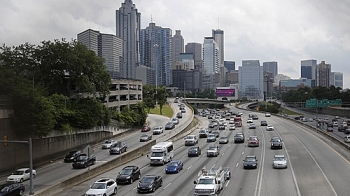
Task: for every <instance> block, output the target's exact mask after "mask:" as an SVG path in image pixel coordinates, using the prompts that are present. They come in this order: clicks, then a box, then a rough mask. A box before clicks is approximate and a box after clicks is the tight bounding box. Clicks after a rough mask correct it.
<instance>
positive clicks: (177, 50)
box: [171, 30, 185, 63]
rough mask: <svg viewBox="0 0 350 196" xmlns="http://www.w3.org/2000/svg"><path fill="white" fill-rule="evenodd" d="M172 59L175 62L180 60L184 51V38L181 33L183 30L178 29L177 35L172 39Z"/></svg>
mask: <svg viewBox="0 0 350 196" xmlns="http://www.w3.org/2000/svg"><path fill="white" fill-rule="evenodd" d="M171 47H172V51H171V59H172V61H173V63H174V62H175V61H180V54H181V53H183V52H184V47H185V44H184V38H183V37H182V35H181V30H176V31H175V35H174V36H173V37H172V39H171Z"/></svg>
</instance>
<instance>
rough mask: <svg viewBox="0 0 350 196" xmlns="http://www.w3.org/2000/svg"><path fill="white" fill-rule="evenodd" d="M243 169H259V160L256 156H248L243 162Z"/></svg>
mask: <svg viewBox="0 0 350 196" xmlns="http://www.w3.org/2000/svg"><path fill="white" fill-rule="evenodd" d="M243 168H244V169H247V168H254V169H256V168H258V159H256V156H246V158H245V159H244V160H243Z"/></svg>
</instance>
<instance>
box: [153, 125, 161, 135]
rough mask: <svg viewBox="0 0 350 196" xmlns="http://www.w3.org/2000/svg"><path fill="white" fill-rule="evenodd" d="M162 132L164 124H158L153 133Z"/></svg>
mask: <svg viewBox="0 0 350 196" xmlns="http://www.w3.org/2000/svg"><path fill="white" fill-rule="evenodd" d="M161 133H163V127H162V126H157V127H154V128H153V135H156V134H161Z"/></svg>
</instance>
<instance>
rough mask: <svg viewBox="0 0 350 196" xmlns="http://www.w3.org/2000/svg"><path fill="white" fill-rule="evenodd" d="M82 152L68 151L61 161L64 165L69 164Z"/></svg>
mask: <svg viewBox="0 0 350 196" xmlns="http://www.w3.org/2000/svg"><path fill="white" fill-rule="evenodd" d="M81 153H82V152H81V151H80V150H72V151H69V152H68V154H67V155H66V156H65V157H64V159H63V161H64V162H65V163H71V162H73V161H74V159H75V158H77V157H78V156H79V155H80V154H81Z"/></svg>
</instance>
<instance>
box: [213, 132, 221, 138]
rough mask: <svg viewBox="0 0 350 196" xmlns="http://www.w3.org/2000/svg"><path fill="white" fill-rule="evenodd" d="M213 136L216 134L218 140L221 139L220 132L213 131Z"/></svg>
mask: <svg viewBox="0 0 350 196" xmlns="http://www.w3.org/2000/svg"><path fill="white" fill-rule="evenodd" d="M212 134H214V135H215V137H216V138H218V137H220V133H219V131H213V132H212Z"/></svg>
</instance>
